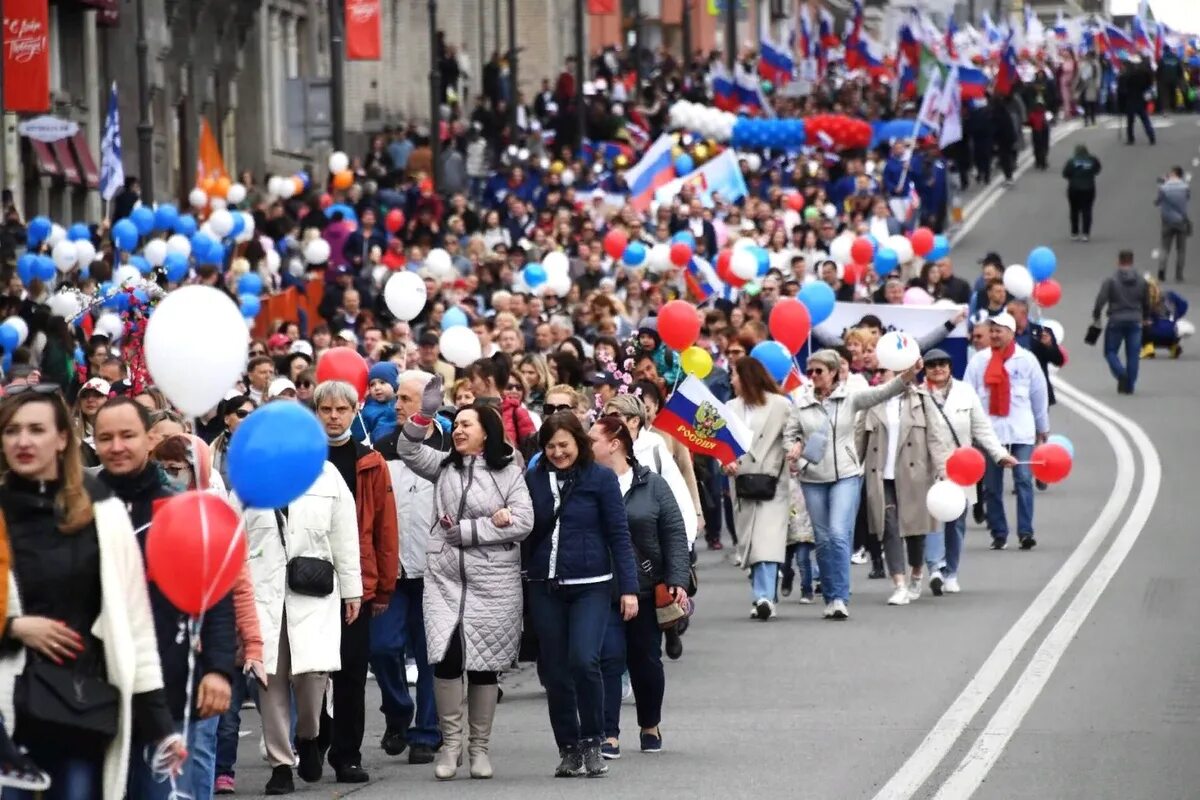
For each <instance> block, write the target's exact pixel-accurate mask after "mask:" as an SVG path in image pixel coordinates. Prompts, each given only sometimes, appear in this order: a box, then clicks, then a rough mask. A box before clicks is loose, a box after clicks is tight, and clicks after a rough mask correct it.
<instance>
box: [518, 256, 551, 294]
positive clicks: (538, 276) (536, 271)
mask: <svg viewBox="0 0 1200 800" xmlns="http://www.w3.org/2000/svg"><path fill="white" fill-rule="evenodd" d="M522 277H523V278H524V279H525V285H526V286H528V287H529V288H530V289H536V288H537V287H539V286H541V285H542V284H543V283H545V282H546V268H545V267H543V266H542V265H541V264H539V263H537V262H536V261H535V262H533V263H532V264H528V265H526V267H525V270H524V271H523V272H522Z"/></svg>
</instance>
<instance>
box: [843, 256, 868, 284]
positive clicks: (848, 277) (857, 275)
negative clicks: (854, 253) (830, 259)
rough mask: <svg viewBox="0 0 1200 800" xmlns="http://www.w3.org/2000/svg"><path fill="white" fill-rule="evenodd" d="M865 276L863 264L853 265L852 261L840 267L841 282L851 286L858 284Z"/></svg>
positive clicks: (865, 270) (865, 269)
mask: <svg viewBox="0 0 1200 800" xmlns="http://www.w3.org/2000/svg"><path fill="white" fill-rule="evenodd" d="M866 274H867V267H866V265H865V264H855V263H854V262H853V261H852V262H850V263H849V264H846V265H844V266H843V267H842V282H843V283H849V284H851V285H853V284H856V283H858V282H859V281H861V280H862V279H863V278H864V277H866Z"/></svg>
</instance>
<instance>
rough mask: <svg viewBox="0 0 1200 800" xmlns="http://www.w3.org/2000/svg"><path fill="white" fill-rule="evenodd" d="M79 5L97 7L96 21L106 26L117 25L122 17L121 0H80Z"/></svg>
mask: <svg viewBox="0 0 1200 800" xmlns="http://www.w3.org/2000/svg"><path fill="white" fill-rule="evenodd" d="M79 5H81V6H85V7H87V8H94V9H96V11H97V12H99V13H97V14H96V23H97V24H99V25H103V26H105V27H111V26H115V25H116V24H117V23H118V22H120V19H121V13H120V9H121V2H120V0H79Z"/></svg>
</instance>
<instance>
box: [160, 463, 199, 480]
mask: <svg viewBox="0 0 1200 800" xmlns="http://www.w3.org/2000/svg"><path fill="white" fill-rule="evenodd" d="M191 471H192V468H191V467H186V466H185V467H165V466H164V467H163V472H165V473H167V474H168V475H170V476H171V477H172V478H178V477H179V476H180V475H184V474H186V473H190V472H191Z"/></svg>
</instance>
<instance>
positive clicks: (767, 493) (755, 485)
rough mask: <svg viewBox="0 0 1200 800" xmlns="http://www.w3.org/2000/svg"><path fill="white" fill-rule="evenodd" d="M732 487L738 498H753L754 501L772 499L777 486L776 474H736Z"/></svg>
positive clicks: (777, 477) (777, 478)
mask: <svg viewBox="0 0 1200 800" xmlns="http://www.w3.org/2000/svg"><path fill="white" fill-rule="evenodd" d="M733 486H734V489H735V490H736V491H737V499H738V500H753V501H756V502H761V501H766V500H774V499H775V491H776V490H777V489H778V488H779V476H778V475H762V474H752V475H738V476H737V477H736V478H734V482H733Z"/></svg>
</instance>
